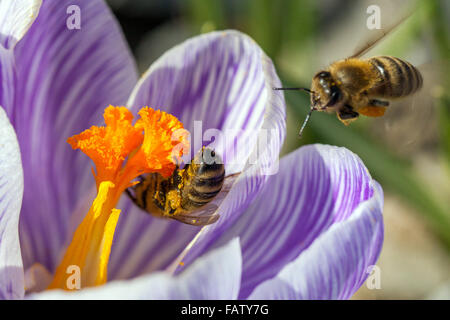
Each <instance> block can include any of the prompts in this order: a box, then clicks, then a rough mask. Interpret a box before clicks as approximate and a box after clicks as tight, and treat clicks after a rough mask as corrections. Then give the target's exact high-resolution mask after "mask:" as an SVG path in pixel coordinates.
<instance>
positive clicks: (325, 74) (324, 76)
mask: <svg viewBox="0 0 450 320" xmlns="http://www.w3.org/2000/svg"><path fill="white" fill-rule="evenodd" d="M317 76H318V77H319V78H328V77H330V76H331V73H329V72H328V71H322V72H320V73H319V74H318V75H317Z"/></svg>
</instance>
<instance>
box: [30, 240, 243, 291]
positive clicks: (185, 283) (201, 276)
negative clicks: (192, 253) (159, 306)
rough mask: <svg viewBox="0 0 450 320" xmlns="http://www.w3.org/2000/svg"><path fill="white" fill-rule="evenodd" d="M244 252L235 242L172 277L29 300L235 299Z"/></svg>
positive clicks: (161, 275) (163, 275)
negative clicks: (242, 252) (242, 253)
mask: <svg viewBox="0 0 450 320" xmlns="http://www.w3.org/2000/svg"><path fill="white" fill-rule="evenodd" d="M241 263H242V261H241V249H240V247H239V239H233V240H232V241H230V242H229V243H228V244H226V245H225V246H223V247H221V248H219V249H216V250H214V251H212V252H210V253H208V254H207V255H205V256H204V257H201V258H200V259H198V261H196V262H195V263H194V264H193V265H192V266H191V267H190V268H189V269H187V270H186V271H185V272H183V273H182V274H180V275H178V276H176V277H173V276H170V275H169V274H167V273H164V272H158V273H155V274H152V275H149V276H142V277H139V278H136V279H133V280H130V281H113V282H110V283H108V284H106V285H104V286H102V287H97V288H88V289H83V290H81V291H78V292H67V291H62V290H52V291H45V292H42V293H40V294H35V295H31V296H28V298H30V299H86V300H87V299H95V300H98V299H101V300H103V299H121V300H122V299H139V300H141V299H160V300H165V299H167V300H200V299H219V300H220V299H226V300H231V299H236V298H237V295H238V293H239V283H240V280H241Z"/></svg>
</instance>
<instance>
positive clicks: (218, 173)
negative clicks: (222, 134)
mask: <svg viewBox="0 0 450 320" xmlns="http://www.w3.org/2000/svg"><path fill="white" fill-rule="evenodd" d="M236 176H237V174H233V175H230V176H228V177H225V166H224V165H223V163H222V160H221V157H220V156H219V155H217V154H216V152H214V151H213V150H211V149H209V148H202V149H201V150H200V151H199V152H198V153H197V154H196V156H195V157H194V159H193V160H192V161H191V163H190V164H187V165H186V166H185V167H184V168H183V169H180V168H179V167H178V166H177V167H176V169H175V170H174V172H173V174H172V176H170V177H169V178H164V177H162V176H161V175H160V174H158V173H150V174H147V175H144V176H140V177H139V178H140V183H138V184H137V185H135V186H134V187H131V188H129V189H127V190H126V193H127V194H128V196H129V197H130V198H131V199H132V200H133V202H134V203H135V204H136V205H137V206H139V207H140V208H141V209H143V210H144V211H146V212H147V213H150V214H152V215H154V216H157V217H161V218H170V219H175V220H178V221H180V222H183V223H186V224H190V225H195V226H204V225H208V224H212V223H214V222H216V221H217V219H219V215H218V214H216V210H217V206H216V205H215V204H213V203H211V201H212V200H213V199H214V198H216V196H217V195H218V194H219V192H221V191H223V192H225V193H226V192H228V190H229V186H230V185H231V184H232V182H233V181H234V178H235V177H236Z"/></svg>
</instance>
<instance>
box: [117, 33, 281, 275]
mask: <svg viewBox="0 0 450 320" xmlns="http://www.w3.org/2000/svg"><path fill="white" fill-rule="evenodd" d="M277 86H280V80H279V79H278V76H277V74H276V71H275V68H274V66H273V64H272V62H271V60H270V59H269V58H268V57H267V56H266V55H265V54H264V52H263V51H262V50H261V48H260V47H259V46H258V45H257V44H256V43H255V42H254V41H253V40H252V39H251V38H249V37H248V36H246V35H244V34H242V33H240V32H237V31H231V30H230V31H223V32H212V33H209V34H205V35H201V36H198V37H194V38H192V39H189V40H187V41H186V42H184V43H182V44H180V45H178V46H176V47H175V48H173V49H171V50H169V51H168V52H166V53H165V54H164V55H163V56H162V57H161V58H160V59H159V60H157V61H156V62H155V63H154V64H153V65H152V66H151V67H150V68H149V70H148V71H147V72H146V73H145V74H144V76H143V77H142V78H141V79H140V81H139V83H138V85H137V86H136V88H135V90H134V91H133V93H132V95H131V97H130V99H129V101H128V106H129V107H131V108H132V109H133V110H137V109H138V108H140V107H141V106H147V105H148V106H150V107H154V108H160V109H161V110H164V111H166V112H169V113H171V114H174V115H175V116H177V117H178V118H179V119H180V120H181V121H182V122H183V123H184V126H185V128H187V129H188V130H190V132H191V134H192V135H193V136H194V137H193V139H192V141H191V144H192V145H193V148H194V149H199V148H200V147H201V143H199V144H197V146H196V141H195V139H196V138H198V136H196V129H195V124H194V121H197V120H198V121H200V120H201V121H202V126H203V131H206V130H207V129H210V128H216V129H221V130H226V129H245V130H247V131H246V132H247V135H245V134H244V135H243V136H241V135H238V136H237V141H238V142H237V145H238V146H242V148H241V149H242V150H244V151H245V152H244V155H243V156H242V158H239V159H238V158H236V157H235V158H234V160H239V161H236V163H235V164H237V166H236V165H233V163H232V162H233V159H232V157H231V158H230V157H228V158H227V157H223V158H224V162H225V166H226V174H231V173H233V172H235V171H236V170H238V171H239V170H243V171H244V173H243V174H241V176H240V177H239V179H238V180H237V181H236V182H235V184H234V186H233V188H232V190H231V192H230V193H229V194H228V196H227V197H226V198H225V199H224V200H223V202H221V203H220V207H219V211H218V213H219V214H220V216H221V217H220V219H219V220H218V221H217V222H216V223H214V224H212V225H210V226H208V227H206V228H204V229H202V232H201V233H200V234H199V235H198V236H197V237H196V240H198V241H196V242H195V244H192V245H191V246H190V251H189V253H188V254H187V255H186V252H184V253H183V257H184V261H185V266H186V265H188V264H189V263H191V262H192V261H193V260H194V259H195V258H196V257H198V256H200V255H202V254H203V253H204V252H205V251H206V250H207V249H208V247H209V246H210V245H211V244H212V243H213V242H214V240H215V239H216V238H217V237H219V236H220V234H221V233H222V232H223V231H224V230H226V228H227V227H228V226H229V225H230V224H231V223H232V222H233V221H234V220H235V219H237V218H238V216H239V214H240V212H242V211H243V210H244V209H245V208H246V207H247V206H248V204H249V203H250V202H251V201H252V200H253V199H254V197H255V196H256V195H257V193H258V192H259V190H260V189H261V188H262V186H263V184H264V182H265V180H266V179H267V177H268V174H271V172H269V170H268V169H270V168H272V167H273V165H275V164H276V163H277V161H278V154H279V151H280V148H281V145H282V143H283V141H284V137H285V101H284V96H283V94H282V93H281V92H280V91H274V90H272V88H273V87H277ZM200 139H201V136H200ZM216 147H217V145H216ZM227 148H228V147H223V148H222V149H220V146H219V147H217V148H216V151H217V152H218V153H219V154H221V155H223V153H226V151H225V150H226V149H227ZM250 159H251V160H253V159H257V161H255V162H252V161H250ZM227 160H228V161H227ZM128 202H129V201H128ZM123 205H124V206H125V208H129V204H127V202H126V201H124V204H123ZM133 211H135V212H129V214H124V215H123V216H122V217H121V220H120V221H119V225H118V229H117V231H116V236H115V247H113V249H112V252H111V263H110V268H111V273H109V274H110V275H111V276H112V278H115V277H117V278H120V279H123V278H127V277H133V276H137V275H139V274H142V273H146V272H151V271H155V270H160V269H163V268H166V267H169V266H168V261H170V259H169V258H170V255H169V254H168V252H171V253H177V254H178V253H180V252H182V250H183V249H185V247H186V246H187V245H188V244H189V243H190V241H191V240H192V239H193V238H194V235H195V234H197V233H198V231H199V230H200V229H199V228H197V229H195V228H193V227H191V226H188V225H184V224H182V223H179V222H177V221H172V222H167V221H160V220H157V219H156V218H152V217H150V216H143V215H142V212H138V211H139V210H133ZM123 212H126V209H123ZM136 214H140V217H137V215H136ZM153 224H155V225H153ZM122 229H126V231H122ZM151 230H157V231H158V232H156V231H155V232H153V231H151ZM155 235H157V236H155ZM169 248H170V249H169ZM161 256H162V257H163V258H161ZM130 257H132V258H130ZM175 257H176V255H174V256H172V260H173V259H174V258H175ZM128 259H130V261H132V262H128V263H125V265H124V268H126V270H124V269H123V270H120V269H121V268H122V265H121V264H122V263H123V262H122V261H128ZM158 261H160V263H156V262H158ZM173 266H175V267H176V266H177V260H176V261H175V262H174V264H172V265H171V267H170V268H171V269H173V268H172V267H173Z"/></svg>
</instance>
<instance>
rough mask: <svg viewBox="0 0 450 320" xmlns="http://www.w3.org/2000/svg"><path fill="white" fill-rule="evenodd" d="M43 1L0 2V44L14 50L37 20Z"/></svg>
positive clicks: (15, 0)
mask: <svg viewBox="0 0 450 320" xmlns="http://www.w3.org/2000/svg"><path fill="white" fill-rule="evenodd" d="M41 4H42V0H13V1H0V44H1V45H2V46H3V47H4V48H5V49H10V48H13V47H14V46H15V45H16V43H17V41H19V40H20V39H22V37H23V36H24V35H25V33H26V32H27V31H28V29H29V28H30V26H31V24H32V23H33V22H34V20H35V19H36V17H37V15H38V12H39V8H40V7H41Z"/></svg>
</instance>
